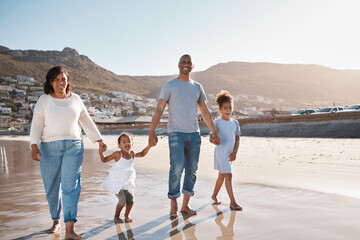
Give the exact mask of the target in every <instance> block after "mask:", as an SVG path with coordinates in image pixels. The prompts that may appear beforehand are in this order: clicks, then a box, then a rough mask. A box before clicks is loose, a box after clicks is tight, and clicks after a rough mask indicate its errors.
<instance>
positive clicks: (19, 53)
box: [0, 46, 360, 108]
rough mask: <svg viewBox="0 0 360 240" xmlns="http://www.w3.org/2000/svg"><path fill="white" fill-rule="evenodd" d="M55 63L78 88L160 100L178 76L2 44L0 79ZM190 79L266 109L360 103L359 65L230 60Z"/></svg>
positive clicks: (37, 74) (38, 72)
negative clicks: (119, 70) (130, 71)
mask: <svg viewBox="0 0 360 240" xmlns="http://www.w3.org/2000/svg"><path fill="white" fill-rule="evenodd" d="M174 64H176V63H174ZM54 65H63V66H64V67H66V68H67V69H68V71H69V74H70V77H71V79H70V81H71V84H72V86H73V87H74V89H76V90H84V91H93V92H96V93H101V94H105V93H110V92H111V91H123V92H129V93H133V94H137V95H140V96H146V97H153V98H157V97H158V95H159V93H160V90H161V87H162V85H163V84H164V83H165V82H166V81H168V80H170V79H172V78H174V77H176V76H177V75H167V76H129V75H116V74H115V73H113V72H111V71H109V70H106V69H104V68H102V67H101V66H99V65H97V64H96V63H94V62H93V61H92V60H91V59H90V58H89V57H87V56H85V55H81V54H79V53H78V51H76V50H75V49H72V48H69V47H66V48H64V49H63V50H62V51H39V50H11V49H9V48H7V47H5V46H0V77H8V76H15V75H25V76H30V77H34V78H35V79H36V80H38V81H41V82H43V81H44V78H45V75H46V72H47V71H48V69H50V68H51V67H53V66H54ZM191 77H192V79H194V80H195V81H197V82H199V83H201V84H202V85H203V87H204V89H205V91H206V93H207V94H208V95H209V97H211V99H209V100H210V102H212V103H213V100H214V99H213V97H214V95H215V94H216V93H218V92H219V91H220V90H221V89H225V90H228V91H230V93H231V94H232V95H234V96H238V97H237V98H236V99H237V101H238V104H243V105H246V106H251V105H255V106H260V105H263V106H265V107H267V108H270V107H290V106H291V107H300V106H304V107H306V106H311V105H314V104H315V103H317V102H320V103H321V102H323V103H324V104H325V103H332V102H335V103H336V104H346V105H350V104H356V103H359V102H360V97H359V94H358V89H359V88H360V81H359V80H360V70H356V69H355V70H337V69H332V68H329V67H324V66H321V65H317V64H279V63H267V62H256V63H249V62H238V61H231V62H227V63H219V64H216V65H214V66H211V67H209V68H208V69H206V70H204V71H199V72H193V73H192V75H191ZM251 98H258V99H260V100H259V101H260V102H259V103H256V101H258V100H256V101H253V102H251V103H250V102H249V101H250V100H249V99H251ZM261 99H264V100H261ZM264 102H265V103H264ZM266 102H267V103H266Z"/></svg>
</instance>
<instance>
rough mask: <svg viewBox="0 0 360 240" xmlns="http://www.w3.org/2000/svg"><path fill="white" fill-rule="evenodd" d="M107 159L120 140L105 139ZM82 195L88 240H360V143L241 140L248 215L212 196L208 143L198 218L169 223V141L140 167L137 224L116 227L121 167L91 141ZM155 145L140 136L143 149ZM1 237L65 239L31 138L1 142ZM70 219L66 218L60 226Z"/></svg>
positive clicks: (241, 197) (236, 181)
mask: <svg viewBox="0 0 360 240" xmlns="http://www.w3.org/2000/svg"><path fill="white" fill-rule="evenodd" d="M104 137H105V141H106V143H107V144H108V151H107V153H111V152H112V151H114V150H115V149H116V148H117V144H116V139H117V136H112V135H106V136H104ZM84 142H85V147H86V151H85V159H84V165H83V172H82V193H81V197H80V203H79V209H78V222H77V223H76V227H75V229H76V231H77V232H78V233H83V234H85V237H84V239H284V240H285V239H358V236H359V235H360V229H359V227H358V222H359V218H360V208H359V206H360V148H359V146H360V139H327V138H322V139H318V138H262V137H242V138H241V144H240V150H239V153H238V157H237V160H236V161H235V162H234V164H233V166H232V170H233V187H234V194H235V196H236V198H237V201H238V203H239V204H240V205H241V206H242V207H243V208H244V210H243V211H242V212H237V211H231V210H230V209H229V199H228V197H227V194H226V191H225V188H222V189H221V191H220V194H219V199H220V200H221V201H222V202H223V204H222V205H219V206H213V205H212V202H211V201H210V196H211V193H212V191H213V187H214V184H215V179H216V176H217V172H216V171H214V170H213V149H214V146H213V145H212V144H210V143H209V142H208V138H207V137H202V149H201V155H200V162H199V170H198V180H197V183H196V186H195V196H194V197H193V198H192V199H191V202H190V204H191V206H192V207H193V208H195V209H197V211H198V215H197V216H192V217H189V216H184V215H181V214H180V216H179V218H178V219H176V220H171V219H170V218H169V216H168V213H169V204H170V201H169V200H168V199H167V197H166V195H167V177H168V174H167V172H168V168H169V160H168V154H169V153H168V143H167V137H166V136H161V137H159V143H158V146H156V147H154V148H152V149H151V150H150V152H149V154H148V155H147V156H146V157H145V158H139V159H136V160H135V168H136V171H137V178H136V184H137V188H136V192H135V204H134V207H133V210H132V217H133V218H134V222H132V223H129V224H117V225H115V224H114V223H113V221H112V219H113V215H114V209H115V205H116V203H117V199H116V197H115V196H113V195H111V194H108V193H107V192H106V191H104V190H102V189H100V184H101V182H102V181H103V180H104V179H105V178H106V176H107V171H108V169H109V168H110V167H111V166H112V163H106V164H104V163H102V162H101V161H100V160H99V158H98V152H97V145H95V144H92V143H91V142H90V141H89V139H87V138H85V139H84ZM146 144H147V137H146V136H135V145H134V150H135V151H140V150H141V149H142V148H143V147H145V146H146ZM0 149H1V175H0V239H63V238H64V235H65V226H64V223H61V224H62V230H61V232H59V233H58V234H52V235H48V234H46V233H45V232H44V230H45V229H47V228H49V227H50V225H51V219H50V214H49V212H48V207H47V202H46V199H45V194H44V188H43V185H42V180H41V176H40V169H39V164H38V163H37V162H35V161H32V160H31V157H30V151H29V148H28V136H19V137H11V136H1V137H0ZM61 221H63V219H61Z"/></svg>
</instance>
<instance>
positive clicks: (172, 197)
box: [168, 192, 180, 199]
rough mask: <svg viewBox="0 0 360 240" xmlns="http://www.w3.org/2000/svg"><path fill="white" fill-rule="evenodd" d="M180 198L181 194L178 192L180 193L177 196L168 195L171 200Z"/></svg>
mask: <svg viewBox="0 0 360 240" xmlns="http://www.w3.org/2000/svg"><path fill="white" fill-rule="evenodd" d="M178 197H180V192H178V193H177V194H175V195H170V194H169V193H168V198H169V199H177V198H178Z"/></svg>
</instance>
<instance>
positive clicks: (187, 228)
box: [170, 212, 197, 240]
mask: <svg viewBox="0 0 360 240" xmlns="http://www.w3.org/2000/svg"><path fill="white" fill-rule="evenodd" d="M181 215H182V218H183V221H184V227H183V228H182V231H179V229H178V226H179V218H176V219H175V220H173V221H172V222H171V231H170V238H171V239H172V240H178V239H182V234H181V232H182V233H183V234H184V235H185V239H197V238H196V236H195V229H196V224H193V223H191V222H190V218H191V217H193V216H192V215H189V214H187V213H184V212H181Z"/></svg>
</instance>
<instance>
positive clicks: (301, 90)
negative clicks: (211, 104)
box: [193, 62, 360, 105]
mask: <svg viewBox="0 0 360 240" xmlns="http://www.w3.org/2000/svg"><path fill="white" fill-rule="evenodd" d="M193 78H194V79H197V80H198V81H199V82H200V83H202V84H203V85H204V88H205V90H206V91H207V92H208V93H214V92H218V89H226V90H229V91H230V92H231V93H232V94H234V95H237V94H240V93H242V94H246V95H259V96H263V97H264V98H266V99H278V98H280V99H283V100H284V102H288V103H292V104H291V105H293V104H297V103H298V104H307V105H308V104H312V103H313V104H314V102H316V101H319V102H331V103H332V102H335V103H343V104H352V103H358V102H360V94H359V88H360V70H352V71H350V70H335V69H331V68H327V67H323V66H319V65H302V64H274V63H244V62H229V63H222V64H218V65H216V66H213V67H211V68H209V69H207V70H206V71H203V72H198V73H194V74H193Z"/></svg>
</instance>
